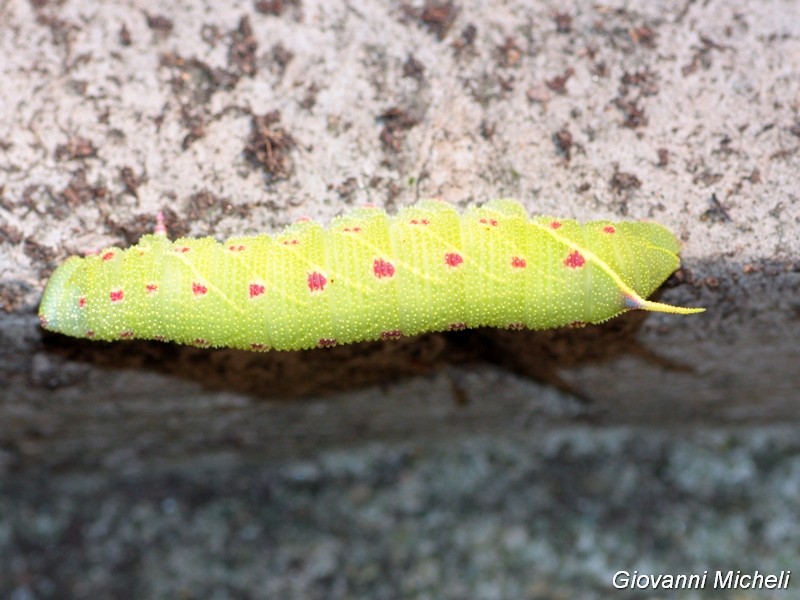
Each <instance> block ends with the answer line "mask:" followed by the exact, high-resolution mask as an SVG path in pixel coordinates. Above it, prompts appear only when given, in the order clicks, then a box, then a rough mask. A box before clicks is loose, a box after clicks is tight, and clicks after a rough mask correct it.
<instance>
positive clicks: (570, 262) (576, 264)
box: [564, 250, 586, 269]
mask: <svg viewBox="0 0 800 600" xmlns="http://www.w3.org/2000/svg"><path fill="white" fill-rule="evenodd" d="M585 263H586V259H585V258H583V256H582V255H581V253H580V252H578V251H577V250H573V251H572V252H570V253H569V256H567V258H565V259H564V266H565V267H569V268H570V269H580V268H581V267H582V266H583V265H584V264H585Z"/></svg>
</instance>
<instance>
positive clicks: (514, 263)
mask: <svg viewBox="0 0 800 600" xmlns="http://www.w3.org/2000/svg"><path fill="white" fill-rule="evenodd" d="M527 266H528V263H527V262H526V261H525V259H524V258H522V257H521V256H512V257H511V267H512V268H514V269H524V268H525V267H527Z"/></svg>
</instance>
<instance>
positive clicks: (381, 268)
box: [372, 258, 394, 279]
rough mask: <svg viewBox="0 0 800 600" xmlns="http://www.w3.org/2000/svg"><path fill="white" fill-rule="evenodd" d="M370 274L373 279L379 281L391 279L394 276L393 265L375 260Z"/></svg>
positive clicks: (380, 259) (381, 260) (379, 259)
mask: <svg viewBox="0 0 800 600" xmlns="http://www.w3.org/2000/svg"><path fill="white" fill-rule="evenodd" d="M372 272H373V273H375V277H377V278H378V279H381V278H383V277H392V276H393V275H394V265H393V264H392V263H390V262H388V261H385V260H383V259H382V258H376V259H375V262H373V263H372Z"/></svg>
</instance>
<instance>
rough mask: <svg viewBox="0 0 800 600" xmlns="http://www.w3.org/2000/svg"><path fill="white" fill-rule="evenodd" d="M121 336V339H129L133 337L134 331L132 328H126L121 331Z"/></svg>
mask: <svg viewBox="0 0 800 600" xmlns="http://www.w3.org/2000/svg"><path fill="white" fill-rule="evenodd" d="M119 337H120V339H121V340H129V339H131V338H132V337H133V332H132V331H131V330H130V329H126V330H125V331H120V332H119Z"/></svg>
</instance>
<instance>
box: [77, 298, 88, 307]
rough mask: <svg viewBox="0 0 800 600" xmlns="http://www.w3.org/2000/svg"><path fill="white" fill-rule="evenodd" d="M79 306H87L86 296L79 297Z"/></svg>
mask: <svg viewBox="0 0 800 600" xmlns="http://www.w3.org/2000/svg"><path fill="white" fill-rule="evenodd" d="M78 308H86V296H81V297H80V298H78Z"/></svg>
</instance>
